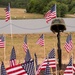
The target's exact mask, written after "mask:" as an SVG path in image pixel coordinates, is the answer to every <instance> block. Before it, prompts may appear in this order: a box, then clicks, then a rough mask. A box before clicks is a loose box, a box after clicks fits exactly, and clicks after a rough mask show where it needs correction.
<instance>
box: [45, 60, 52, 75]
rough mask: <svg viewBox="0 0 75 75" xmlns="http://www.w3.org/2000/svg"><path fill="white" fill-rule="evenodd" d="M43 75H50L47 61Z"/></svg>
mask: <svg viewBox="0 0 75 75" xmlns="http://www.w3.org/2000/svg"><path fill="white" fill-rule="evenodd" d="M44 75H52V74H51V72H50V67H49V62H48V61H47V65H46V69H45V71H44Z"/></svg>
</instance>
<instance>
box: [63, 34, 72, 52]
mask: <svg viewBox="0 0 75 75" xmlns="http://www.w3.org/2000/svg"><path fill="white" fill-rule="evenodd" d="M64 48H65V49H66V51H67V52H68V53H69V52H70V51H71V50H72V48H73V43H72V37H71V34H70V35H68V36H67V39H66V43H65V46H64Z"/></svg>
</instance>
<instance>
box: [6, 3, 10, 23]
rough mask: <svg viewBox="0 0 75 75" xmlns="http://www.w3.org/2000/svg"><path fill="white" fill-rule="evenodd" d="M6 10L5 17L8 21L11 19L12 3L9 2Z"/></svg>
mask: <svg viewBox="0 0 75 75" xmlns="http://www.w3.org/2000/svg"><path fill="white" fill-rule="evenodd" d="M5 12H6V19H5V21H6V22H7V21H8V20H9V19H10V5H9V4H8V6H7V7H6V9H5Z"/></svg>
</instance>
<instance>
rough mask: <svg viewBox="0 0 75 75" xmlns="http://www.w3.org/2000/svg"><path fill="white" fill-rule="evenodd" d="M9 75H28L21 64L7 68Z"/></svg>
mask: <svg viewBox="0 0 75 75" xmlns="http://www.w3.org/2000/svg"><path fill="white" fill-rule="evenodd" d="M6 72H7V75H28V74H27V73H26V71H25V70H24V69H23V67H22V65H21V64H18V65H15V66H13V67H8V68H6Z"/></svg>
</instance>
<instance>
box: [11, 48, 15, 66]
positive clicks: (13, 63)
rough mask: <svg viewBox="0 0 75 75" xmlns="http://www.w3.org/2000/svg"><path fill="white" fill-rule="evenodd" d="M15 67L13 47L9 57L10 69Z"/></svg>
mask: <svg viewBox="0 0 75 75" xmlns="http://www.w3.org/2000/svg"><path fill="white" fill-rule="evenodd" d="M15 65H16V53H15V48H14V47H13V48H12V51H11V56H10V67H13V66H15Z"/></svg>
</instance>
